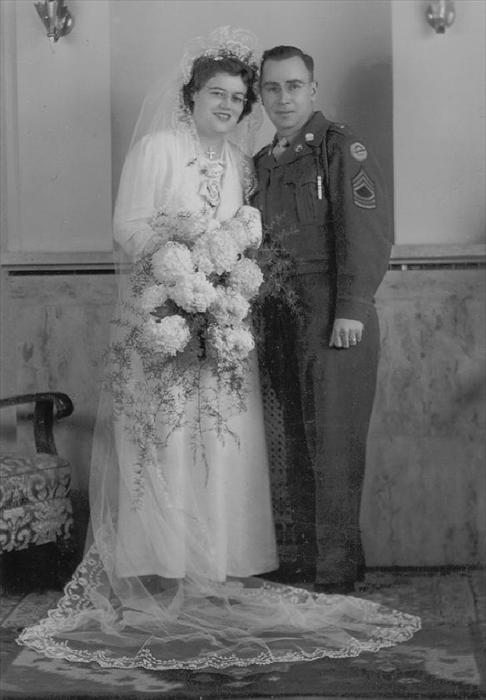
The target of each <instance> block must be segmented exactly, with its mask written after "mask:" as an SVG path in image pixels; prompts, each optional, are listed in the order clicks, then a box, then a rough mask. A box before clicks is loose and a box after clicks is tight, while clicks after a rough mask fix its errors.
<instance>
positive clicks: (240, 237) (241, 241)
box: [223, 219, 250, 253]
mask: <svg viewBox="0 0 486 700" xmlns="http://www.w3.org/2000/svg"><path fill="white" fill-rule="evenodd" d="M223 226H224V229H225V231H226V232H227V233H228V235H229V236H231V238H232V240H233V242H234V243H235V245H236V247H237V248H238V252H239V253H243V252H244V251H245V250H246V249H247V248H249V246H250V236H249V234H248V231H247V228H246V226H245V224H244V223H243V222H242V221H238V219H229V220H228V221H225V222H224V224H223Z"/></svg>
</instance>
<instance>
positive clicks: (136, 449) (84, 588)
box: [18, 39, 420, 670]
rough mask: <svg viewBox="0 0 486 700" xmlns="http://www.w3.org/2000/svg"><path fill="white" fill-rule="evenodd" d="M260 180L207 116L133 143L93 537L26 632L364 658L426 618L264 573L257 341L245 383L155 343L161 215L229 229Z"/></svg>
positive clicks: (86, 650) (209, 654) (96, 445)
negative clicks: (218, 144)
mask: <svg viewBox="0 0 486 700" xmlns="http://www.w3.org/2000/svg"><path fill="white" fill-rule="evenodd" d="M218 41H220V39H218ZM218 46H219V44H218ZM234 46H235V44H234V42H233V43H232V44H231V47H232V48H231V50H234ZM250 187H251V173H250V170H249V162H248V158H247V156H246V155H244V153H243V152H242V151H241V149H240V148H239V147H238V146H236V145H235V144H234V143H232V142H230V141H229V140H227V141H226V142H225V145H224V148H223V151H222V153H221V154H220V156H219V158H218V159H217V160H216V162H215V161H214V160H208V159H207V158H206V157H205V156H204V155H203V154H202V153H201V149H200V148H198V144H197V138H195V135H194V131H193V129H191V128H185V127H181V128H177V129H175V130H171V129H165V130H159V131H153V132H152V133H150V134H149V135H146V136H145V137H144V138H142V139H139V140H138V141H136V143H135V144H134V145H133V147H132V149H131V151H130V153H129V156H128V157H127V160H126V163H125V166H124V170H123V174H122V179H121V184H120V190H119V195H118V199H117V206H116V210H115V217H114V235H115V240H116V242H117V245H118V246H119V250H120V251H123V255H122V258H121V264H120V273H121V274H120V275H119V279H120V290H119V296H118V303H117V308H116V311H115V315H114V322H113V326H112V339H111V344H110V353H109V357H108V363H107V374H106V378H105V381H104V383H103V387H102V393H101V401H100V408H99V415H98V419H97V423H96V429H95V434H94V440H93V453H92V466H91V475H90V510H91V512H90V536H89V544H88V546H87V549H86V553H85V556H84V558H83V560H82V562H81V564H80V565H79V566H78V568H77V570H76V571H75V573H74V576H73V578H72V580H71V581H70V582H69V583H68V584H67V586H66V587H65V590H64V594H63V596H62V597H61V599H60V601H59V603H58V605H57V607H56V608H55V609H54V610H51V611H50V612H49V613H48V616H47V617H46V618H45V619H43V620H41V621H40V622H39V623H38V624H35V625H33V626H31V627H28V628H26V629H25V630H23V632H22V633H21V634H20V636H19V638H18V642H19V643H20V644H24V645H26V646H28V647H30V648H31V649H34V650H36V651H38V652H40V653H42V654H44V655H46V656H48V657H53V658H63V659H66V660H69V661H74V662H86V663H88V662H96V663H98V664H99V665H100V666H103V667H119V668H134V667H143V668H148V669H159V670H163V669H174V668H185V669H201V668H225V667H228V666H251V665H254V664H259V665H261V664H269V663H275V662H289V661H302V660H304V661H312V660H314V659H318V658H322V657H346V656H355V655H357V654H360V653H361V652H363V651H376V650H378V649H380V648H382V647H386V646H390V645H393V644H396V643H398V642H401V641H404V640H406V639H408V638H410V637H411V636H412V635H413V634H414V633H415V632H416V631H417V630H418V629H419V628H420V620H419V619H418V618H416V617H414V616H413V615H409V614H407V613H403V612H399V611H395V610H390V609H386V608H383V607H381V606H380V605H378V604H376V603H373V602H370V601H366V600H362V599H358V598H354V597H350V596H338V595H331V596H328V595H319V594H314V593H312V592H309V591H307V590H303V589H300V588H294V587H290V586H284V585H279V584H275V583H271V582H268V581H265V580H264V578H263V577H262V578H259V577H256V576H255V575H257V574H264V573H265V572H268V571H271V570H273V569H275V568H277V566H278V562H277V557H276V547H275V536H274V530H273V520H272V509H271V499H270V489H269V476H268V463H267V456H266V444H265V435H264V429H263V415H262V401H261V395H260V388H259V377H258V367H257V362H256V357H255V353H254V352H252V353H250V355H249V358H248V362H247V363H246V365H245V367H246V369H245V373H244V377H243V378H244V386H243V388H242V390H241V391H240V393H239V394H238V392H236V395H235V393H234V392H232V391H230V389H231V387H230V386H229V384H228V383H227V382H226V383H225V382H223V381H222V380H221V377H219V376H218V375H217V373H215V372H214V369H211V366H210V363H209V362H208V361H207V360H206V358H205V355H204V353H203V354H202V355H201V354H199V355H194V357H193V359H194V358H196V359H194V361H193V362H192V363H189V364H188V365H185V366H183V365H180V364H177V361H176V360H174V363H173V365H170V367H171V368H172V369H171V371H172V370H173V374H172V375H170V373H169V374H167V373H166V367H165V366H161V365H160V363H159V364H157V362H156V361H155V360H154V359H153V358H154V357H155V356H156V353H155V354H154V352H153V349H151V347H150V344H149V345H146V344H145V340H146V339H145V336H144V335H143V332H142V331H141V318H142V316H141V315H140V313H139V312H138V311H137V309H139V306H137V303H138V302H137V301H136V300H135V299H134V296H137V299H140V298H144V297H143V295H144V293H145V291H146V290H144V289H143V288H142V287H143V280H145V279H146V278H145V277H144V274H145V272H144V270H145V267H144V265H145V262H144V261H146V260H147V259H148V258H150V255H151V252H152V251H154V250H157V246H158V245H160V237H159V234H157V232H156V228H157V227H156V226H154V212H155V213H157V212H159V213H160V212H163V216H165V217H168V218H167V220H168V221H174V220H178V221H183V222H186V223H187V221H189V222H190V225H192V223H191V222H192V221H193V218H192V217H193V216H194V217H195V218H194V221H197V220H198V217H199V216H200V215H202V217H203V219H204V217H206V219H205V222H206V223H205V225H207V216H208V212H211V216H212V218H213V219H214V221H213V222H209V223H210V225H213V224H214V226H216V227H217V226H218V225H219V224H221V222H223V223H224V222H228V221H229V222H232V221H234V220H235V218H236V219H237V218H238V216H239V215H240V214H239V213H240V212H241V211H242V207H243V209H244V208H245V204H246V201H247V196H248V191H249V189H250ZM208 202H210V204H211V206H210V207H208V206H207V204H208ZM248 209H249V208H248ZM171 217H172V218H171ZM174 217H176V218H175V219H174ZM177 217H179V219H177ZM181 217H182V218H181ZM240 223H241V222H239V225H240ZM238 230H239V229H238ZM196 240H197V236H196ZM147 256H148V257H147ZM134 290H136V294H135V292H134ZM167 366H169V365H167ZM170 376H172V377H173V379H174V381H169V379H168V377H170ZM181 377H184V381H183V382H182V383H181V382H180V381H179V379H180V378H181ZM240 388H241V387H240ZM235 396H236V399H235Z"/></svg>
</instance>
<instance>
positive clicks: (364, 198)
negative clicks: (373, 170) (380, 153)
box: [351, 168, 376, 209]
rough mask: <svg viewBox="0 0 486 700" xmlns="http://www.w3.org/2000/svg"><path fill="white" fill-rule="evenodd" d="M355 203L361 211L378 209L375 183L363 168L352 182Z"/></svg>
mask: <svg viewBox="0 0 486 700" xmlns="http://www.w3.org/2000/svg"><path fill="white" fill-rule="evenodd" d="M351 183H352V186H353V202H354V203H355V204H356V206H357V207H361V209H376V193H375V183H374V182H373V180H372V179H371V178H370V176H369V175H368V174H367V173H365V171H364V170H363V168H361V170H359V172H358V173H357V174H356V175H355V176H354V177H353V179H352V180H351Z"/></svg>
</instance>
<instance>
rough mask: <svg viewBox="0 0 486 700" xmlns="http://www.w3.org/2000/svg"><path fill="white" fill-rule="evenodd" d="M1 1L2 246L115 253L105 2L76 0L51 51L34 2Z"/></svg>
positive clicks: (36, 249)
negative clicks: (67, 28) (69, 26)
mask: <svg viewBox="0 0 486 700" xmlns="http://www.w3.org/2000/svg"><path fill="white" fill-rule="evenodd" d="M1 5H2V8H1V10H2V21H3V22H5V23H6V26H5V27H4V30H3V35H2V39H3V42H4V45H3V53H4V55H3V57H2V58H3V59H4V63H5V65H4V68H3V71H4V72H3V76H2V77H3V80H2V83H3V85H2V92H3V95H2V102H3V115H2V116H3V118H4V120H5V122H4V125H5V129H4V131H3V137H4V140H5V141H6V143H5V144H4V145H5V147H6V149H7V178H6V187H5V190H6V191H4V193H3V194H4V196H5V200H6V207H7V224H6V235H5V238H6V240H4V241H3V244H4V246H5V248H6V250H7V251H8V252H14V253H15V252H17V251H18V252H24V253H25V252H29V253H31V252H34V253H35V252H38V253H48V252H53V253H56V254H57V253H59V252H61V253H62V252H63V251H64V252H72V251H103V250H110V249H111V140H110V130H111V125H110V45H109V21H108V18H109V5H108V3H106V2H102V1H99V0H83V1H82V2H81V1H80V0H78V1H76V0H70V2H69V3H68V6H69V8H70V10H71V11H72V14H73V15H74V18H75V26H74V30H73V31H72V33H71V34H69V35H68V36H66V37H64V38H61V39H60V40H59V41H58V42H57V43H56V44H55V45H54V48H53V47H52V46H51V44H50V43H49V41H48V39H47V37H46V32H45V29H44V27H43V25H42V23H41V21H40V19H39V17H38V15H37V12H36V10H35V8H34V6H33V3H32V2H23V1H22V2H11V1H10V0H7V1H2V3H1ZM34 257H35V256H34Z"/></svg>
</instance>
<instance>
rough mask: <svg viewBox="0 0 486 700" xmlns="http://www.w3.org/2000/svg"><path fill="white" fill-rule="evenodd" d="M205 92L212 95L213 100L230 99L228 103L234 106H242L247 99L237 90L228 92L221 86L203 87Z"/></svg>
mask: <svg viewBox="0 0 486 700" xmlns="http://www.w3.org/2000/svg"><path fill="white" fill-rule="evenodd" d="M204 89H205V90H206V92H208V93H209V94H210V95H211V97H214V99H215V100H218V101H222V100H224V101H225V102H226V101H228V100H229V101H230V103H231V104H232V105H233V106H234V107H244V106H245V104H246V102H247V99H246V97H245V96H244V95H242V94H241V93H239V92H233V93H231V92H228V90H223V88H212V87H210V88H204Z"/></svg>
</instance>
